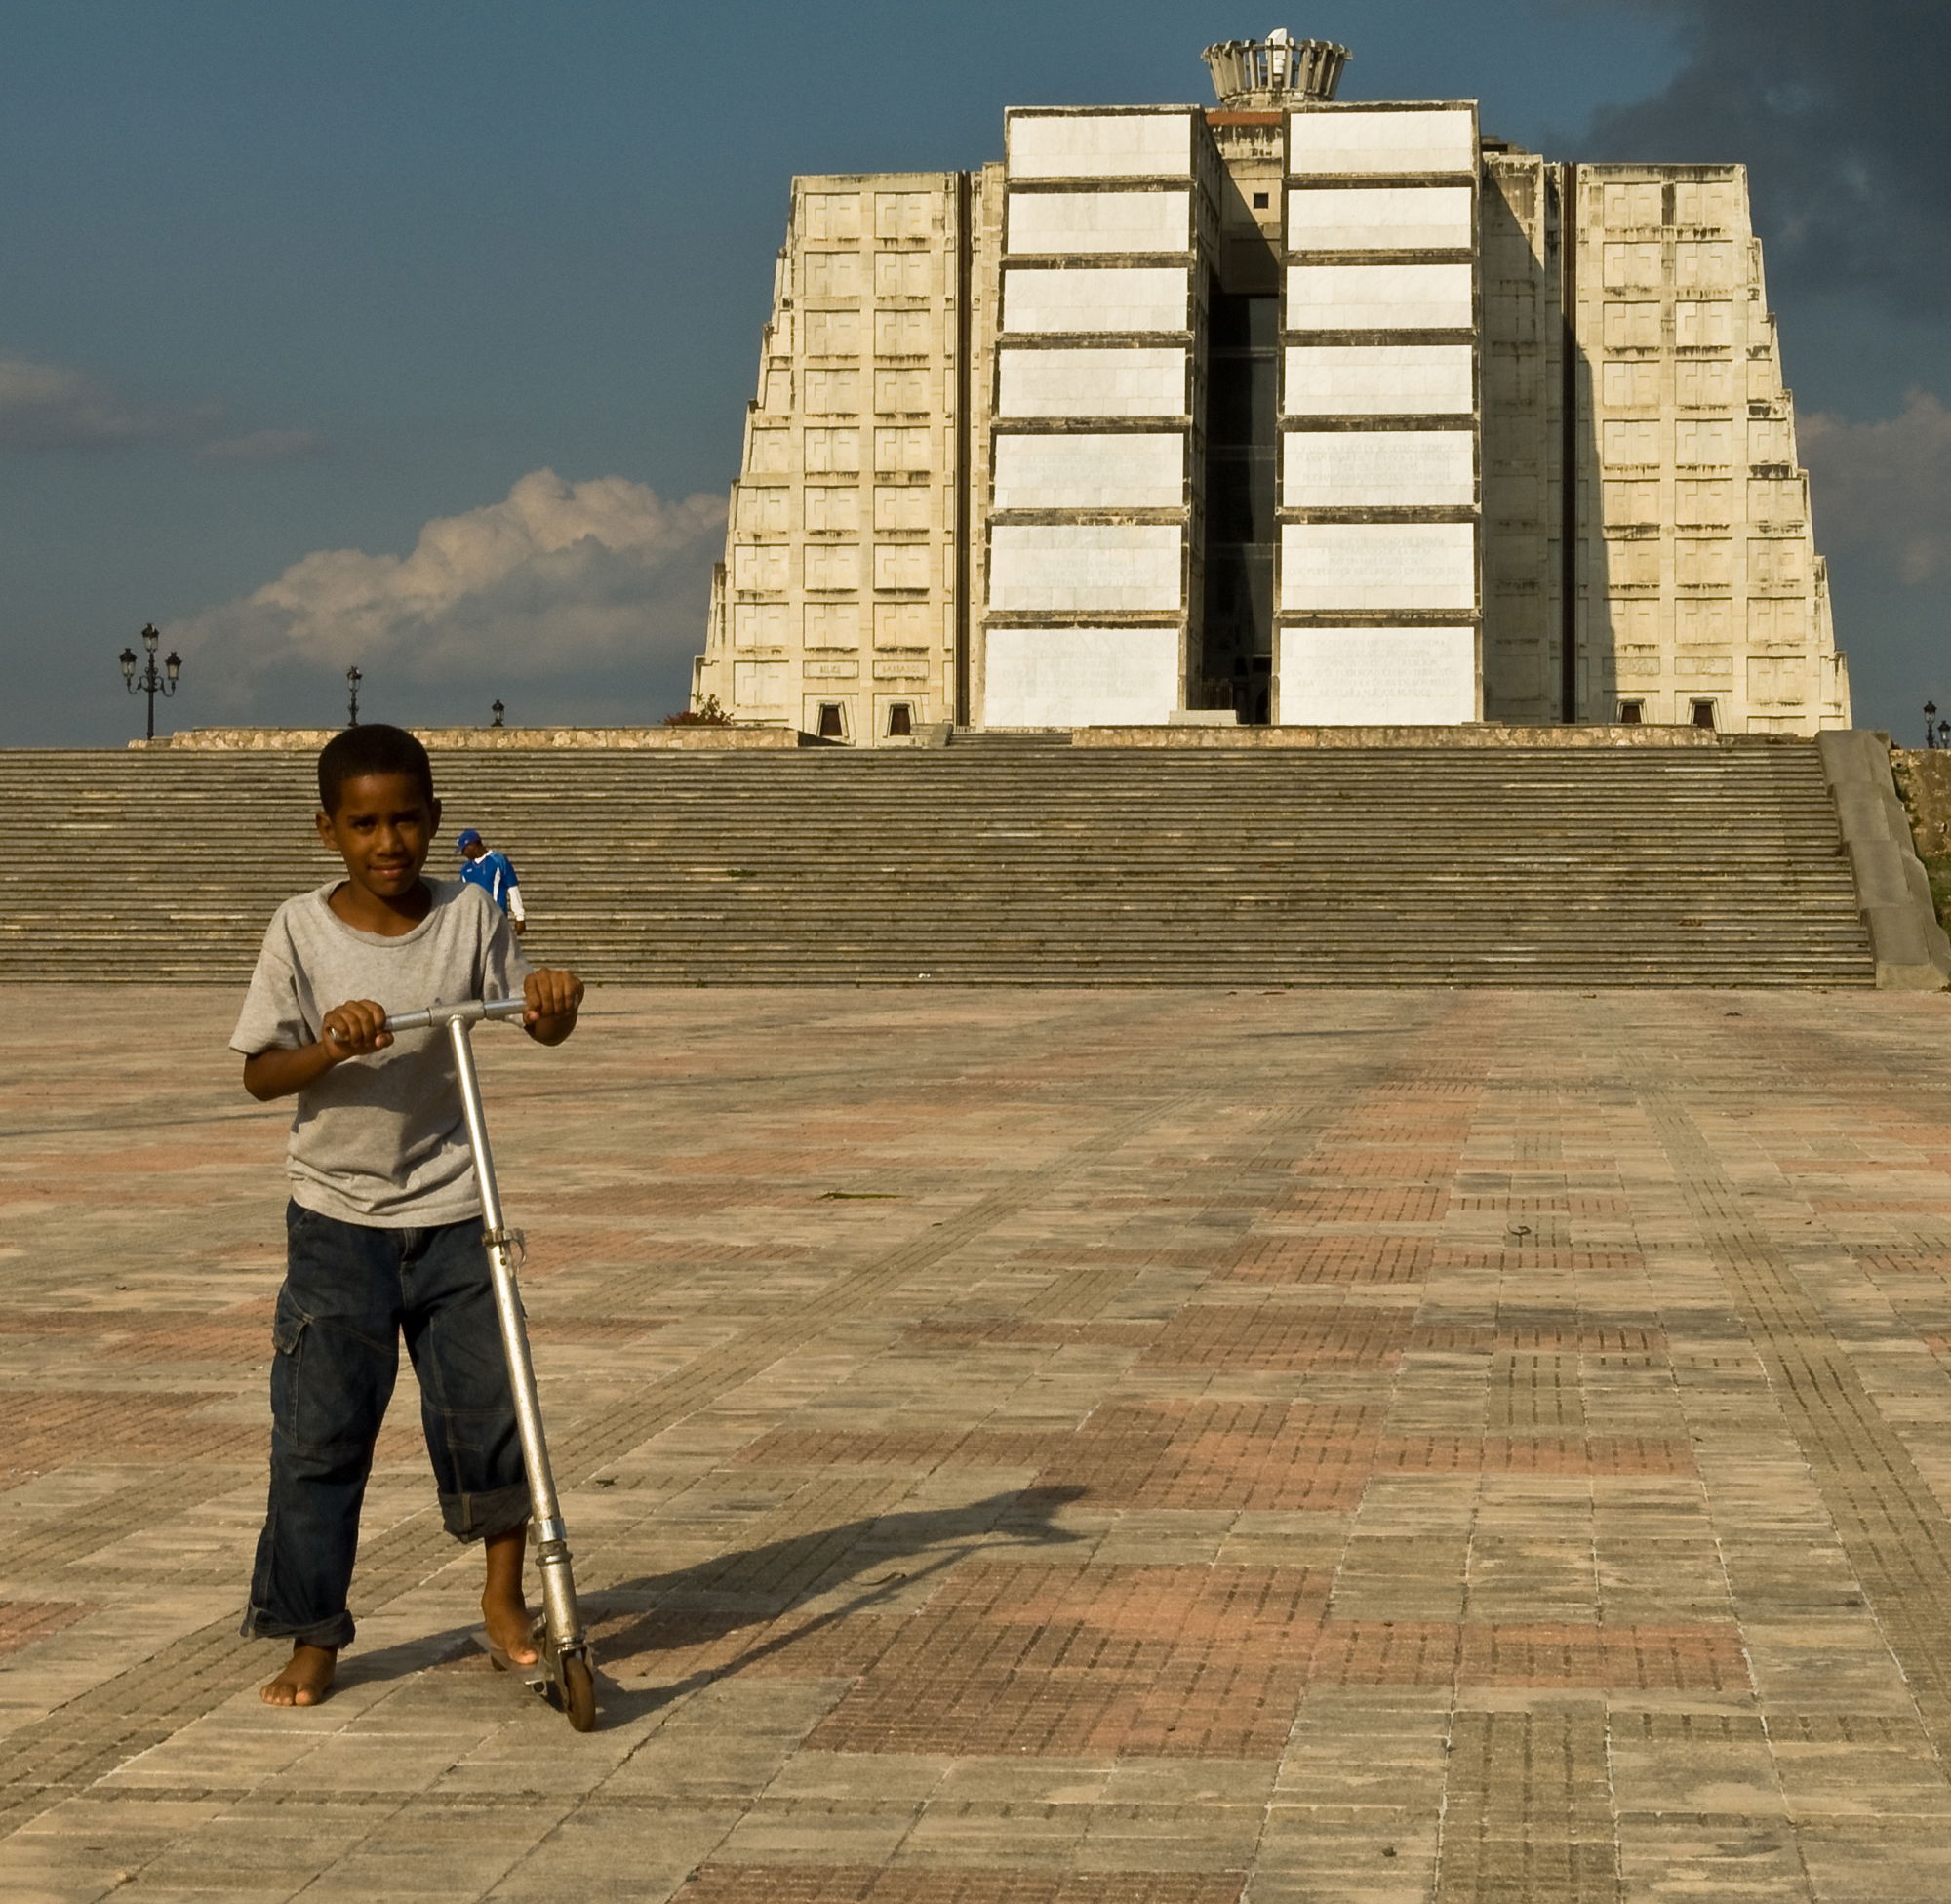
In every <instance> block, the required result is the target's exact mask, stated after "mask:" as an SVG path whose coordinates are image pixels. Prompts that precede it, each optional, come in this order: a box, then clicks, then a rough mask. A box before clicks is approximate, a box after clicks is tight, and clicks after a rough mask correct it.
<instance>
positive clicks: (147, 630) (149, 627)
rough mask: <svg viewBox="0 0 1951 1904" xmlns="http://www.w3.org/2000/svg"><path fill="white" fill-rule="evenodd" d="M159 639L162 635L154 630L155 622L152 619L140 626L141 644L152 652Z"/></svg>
mask: <svg viewBox="0 0 1951 1904" xmlns="http://www.w3.org/2000/svg"><path fill="white" fill-rule="evenodd" d="M161 640H162V636H161V635H160V634H158V633H157V632H156V624H155V623H154V622H153V621H150V622H146V623H145V624H144V625H143V628H142V646H143V647H144V648H146V649H147V650H148V651H149V653H150V654H151V655H153V654H154V653H155V652H156V644H157V643H158V642H159V641H161Z"/></svg>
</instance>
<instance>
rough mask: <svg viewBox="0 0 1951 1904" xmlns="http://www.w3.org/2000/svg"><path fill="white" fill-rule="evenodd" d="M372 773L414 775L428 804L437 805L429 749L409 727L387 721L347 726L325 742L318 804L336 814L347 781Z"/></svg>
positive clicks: (319, 765)
mask: <svg viewBox="0 0 1951 1904" xmlns="http://www.w3.org/2000/svg"><path fill="white" fill-rule="evenodd" d="M365 774H410V775H412V777H413V778H414V779H416V780H418V782H419V783H420V791H421V792H422V793H423V794H425V795H426V803H427V805H428V806H429V807H431V806H432V805H433V763H432V762H431V761H430V760H428V759H427V750H426V749H425V748H424V747H422V746H421V745H420V743H419V742H418V740H416V739H415V738H414V736H413V735H412V734H409V733H408V732H407V731H406V729H405V728H389V727H388V726H387V725H386V724H385V723H384V722H383V721H374V722H371V723H369V724H368V725H366V726H364V727H356V728H347V729H346V730H345V732H344V733H343V734H334V735H333V736H332V738H331V739H330V740H328V741H327V742H326V743H325V746H324V748H323V749H322V750H321V751H320V753H319V757H318V804H319V805H320V806H321V807H323V808H324V809H325V811H326V812H327V813H337V812H338V797H339V795H340V794H341V793H343V792H344V791H345V783H346V781H347V780H357V779H359V778H361V777H362V776H363V775H365Z"/></svg>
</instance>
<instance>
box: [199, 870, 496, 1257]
mask: <svg viewBox="0 0 1951 1904" xmlns="http://www.w3.org/2000/svg"><path fill="white" fill-rule="evenodd" d="M341 884H343V882H342V881H339V880H333V881H330V882H329V883H328V884H326V885H324V886H321V887H320V888H319V889H318V890H317V892H315V893H301V894H300V895H299V897H298V898H296V899H287V900H286V901H285V903H284V904H283V905H281V906H280V907H279V908H278V910H277V912H276V914H275V915H274V916H273V918H272V920H271V924H270V928H269V930H268V931H267V932H265V933H264V949H263V950H262V951H261V952H259V955H258V969H257V971H256V972H253V973H252V975H251V990H250V992H249V994H248V995H247V996H246V998H245V1000H244V1010H243V1012H242V1013H241V1014H240V1015H239V1017H238V1020H237V1029H236V1030H235V1031H234V1032H232V1033H231V1034H230V1048H231V1050H232V1051H241V1052H242V1053H243V1054H244V1055H245V1056H246V1057H255V1056H256V1055H257V1054H258V1053H259V1051H270V1050H272V1049H273V1048H275V1047H278V1046H283V1047H285V1048H287V1049H289V1050H297V1049H299V1047H301V1046H305V1045H310V1044H313V1043H315V1042H316V1041H317V1039H318V1038H319V1036H320V1034H321V1032H322V1031H323V1029H324V1023H325V1014H326V1013H327V1012H330V1011H331V1010H332V1009H333V1008H334V1007H335V1006H338V1005H344V1004H346V1003H347V1002H349V1001H350V1000H352V999H356V998H370V999H372V1000H373V1001H374V1002H375V1003H376V1004H378V1005H380V1006H383V1007H384V1008H385V1010H386V1011H387V1012H418V1011H419V1010H421V1009H422V1008H423V1007H425V1006H429V1005H452V1004H456V1003H458V1001H460V1000H462V999H470V998H512V997H513V996H514V995H515V994H516V993H518V992H519V991H520V990H521V989H522V980H523V979H524V978H525V977H527V976H528V972H529V963H528V961H527V960H526V959H525V958H523V957H522V953H521V948H520V947H519V946H518V945H517V944H516V942H515V935H514V933H513V932H510V931H509V930H508V922H507V921H506V920H505V919H504V918H503V917H502V916H501V909H500V907H499V906H498V905H497V904H496V903H495V901H494V900H493V899H491V898H490V897H489V896H488V895H487V893H484V892H482V890H481V889H480V888H479V887H478V886H467V885H463V884H462V883H461V882H460V881H459V880H451V879H430V880H428V881H427V882H426V884H427V887H428V890H429V891H430V892H431V893H433V906H432V909H431V910H430V911H429V912H428V913H427V916H426V917H425V918H424V919H422V920H421V921H420V923H419V924H418V926H416V927H415V928H414V930H413V931H412V932H406V933H403V934H402V935H401V936H400V937H398V938H385V937H382V936H381V935H380V934H379V933H378V932H360V931H359V930H358V929H357V928H356V927H352V926H348V925H347V924H346V923H345V922H344V920H342V919H340V918H339V916H338V914H337V913H336V912H334V911H333V909H332V908H331V906H330V905H328V904H327V903H326V902H327V900H328V899H330V898H331V896H332V894H333V893H334V892H336V891H337V890H338V887H339V886H340V885H341ZM287 1169H288V1170H289V1171H290V1174H291V1179H292V1200H293V1202H294V1203H297V1204H299V1206H300V1207H302V1208H303V1209H305V1210H316V1211H318V1212H319V1214H320V1215H323V1216H336V1217H338V1218H339V1220H340V1221H342V1222H347V1223H365V1224H368V1225H370V1226H371V1227H373V1228H376V1229H382V1230H406V1229H417V1228H419V1227H421V1226H424V1225H432V1224H435V1223H455V1222H458V1221H459V1220H460V1219H461V1218H463V1217H467V1216H478V1215H479V1214H480V1213H481V1197H480V1193H479V1191H478V1190H477V1189H476V1188H475V1184H474V1159H473V1156H472V1154H471V1153H470V1151H469V1150H468V1147H467V1130H466V1124H465V1122H464V1120H463V1118H462V1116H461V1110H460V1091H459V1088H458V1086H457V1084H456V1083H455V1077H454V1053H453V1051H451V1050H450V1048H449V1046H448V1042H447V1033H446V1032H445V1031H409V1032H403V1033H401V1034H400V1035H399V1037H398V1038H396V1039H395V1041H394V1042H393V1043H392V1044H391V1045H389V1046H388V1047H387V1048H386V1050H384V1051H375V1052H373V1053H372V1054H371V1055H370V1056H367V1057H354V1058H347V1059H346V1060H345V1062H344V1063H343V1064H339V1065H335V1066H334V1067H333V1069H332V1070H330V1071H328V1072H326V1073H325V1075H324V1076H323V1077H321V1078H318V1079H315V1080H314V1081H313V1082H312V1083H311V1084H309V1085H307V1086H306V1087H305V1089H304V1090H303V1091H299V1104H298V1111H297V1114H296V1115H295V1116H294V1117H293V1119H292V1141H291V1148H290V1150H289V1152H288V1153H287Z"/></svg>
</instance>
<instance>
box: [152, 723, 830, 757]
mask: <svg viewBox="0 0 1951 1904" xmlns="http://www.w3.org/2000/svg"><path fill="white" fill-rule="evenodd" d="M342 732H343V730H342V729H340V728H186V729H184V730H183V731H182V732H181V733H179V734H167V735H164V736H162V737H160V738H158V739H155V740H132V741H130V743H129V745H130V746H131V747H133V748H135V749H136V750H137V751H138V752H139V753H140V752H143V751H156V750H161V749H165V748H167V749H171V750H176V749H189V750H192V751H196V752H203V753H216V754H248V753H305V754H315V753H317V752H318V750H319V749H320V748H321V747H323V746H324V745H325V743H326V742H327V741H328V740H330V739H331V738H332V737H333V735H334V734H340V733H342ZM414 732H415V734H418V736H419V738H420V741H421V742H422V744H423V745H425V746H426V747H427V748H428V749H429V750H430V751H432V752H435V753H448V752H454V751H457V750H459V749H463V748H480V749H494V748H500V747H515V748H523V747H543V748H550V747H553V748H587V749H590V750H592V751H594V750H597V749H605V748H607V749H615V748H622V749H629V750H636V751H641V752H670V753H696V754H710V753H728V752H737V751H739V750H742V749H748V748H756V749H759V750H761V751H764V750H769V749H777V748H791V747H823V746H829V745H831V744H833V743H831V742H829V741H823V740H820V739H818V738H817V737H816V736H815V735H813V734H800V733H798V732H796V731H795V730H794V729H792V728H761V727H730V728H710V727H695V728H665V727H656V728H416V729H415V730H414Z"/></svg>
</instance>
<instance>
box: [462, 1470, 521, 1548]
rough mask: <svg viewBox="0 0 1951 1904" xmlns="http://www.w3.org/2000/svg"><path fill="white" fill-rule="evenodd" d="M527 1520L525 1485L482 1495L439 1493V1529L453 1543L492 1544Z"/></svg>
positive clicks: (496, 1489)
mask: <svg viewBox="0 0 1951 1904" xmlns="http://www.w3.org/2000/svg"><path fill="white" fill-rule="evenodd" d="M528 1518H529V1484H528V1483H527V1482H526V1481H520V1482H517V1483H516V1484H515V1485H514V1486H513V1487H494V1488H491V1489H490V1490H489V1491H488V1492H487V1493H485V1494H449V1493H446V1492H443V1493H442V1495H441V1497H440V1519H441V1525H442V1526H443V1527H446V1528H447V1530H448V1532H449V1533H451V1534H452V1535H453V1536H454V1537H455V1539H457V1540H493V1539H494V1538H495V1536H496V1535H497V1534H499V1533H509V1532H512V1531H513V1530H514V1529H515V1528H516V1527H520V1526H521V1525H522V1524H523V1522H525V1521H526V1520H527V1519H528Z"/></svg>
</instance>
